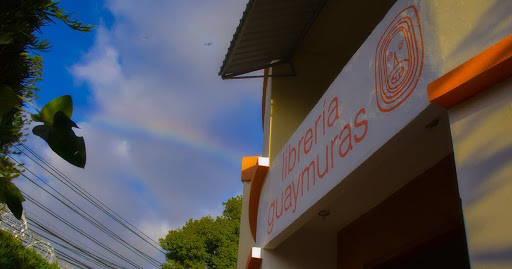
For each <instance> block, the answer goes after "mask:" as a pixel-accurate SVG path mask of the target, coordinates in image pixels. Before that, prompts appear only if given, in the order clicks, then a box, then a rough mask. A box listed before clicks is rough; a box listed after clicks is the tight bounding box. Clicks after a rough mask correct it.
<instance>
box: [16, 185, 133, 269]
mask: <svg viewBox="0 0 512 269" xmlns="http://www.w3.org/2000/svg"><path fill="white" fill-rule="evenodd" d="M21 193H22V194H23V197H25V198H26V199H27V201H30V202H32V203H33V204H34V205H36V206H37V207H39V208H40V209H41V210H43V211H45V212H46V213H48V214H50V215H51V216H52V217H54V218H56V219H57V220H59V221H60V222H62V223H64V224H65V225H67V226H68V227H70V228H71V229H73V230H74V231H75V232H77V233H79V234H81V235H82V236H84V237H85V238H87V239H89V240H91V241H92V242H93V243H95V244H96V245H98V246H100V247H101V248H103V249H105V250H106V251H108V252H109V253H111V254H112V255H114V256H116V257H118V258H119V259H121V260H122V261H124V262H126V263H128V264H130V265H132V266H134V267H136V268H142V267H141V266H139V265H137V264H136V263H134V262H133V261H131V260H130V259H128V258H126V257H124V256H123V255H121V254H119V253H118V252H117V251H115V250H113V249H111V248H110V247H108V246H107V245H105V244H103V243H102V242H100V241H98V240H97V239H96V238H94V237H92V236H90V235H89V234H87V233H86V232H84V231H83V230H82V229H80V228H78V227H76V226H75V225H73V224H72V223H70V222H69V221H67V220H66V219H65V218H63V217H61V216H60V215H58V214H56V213H55V212H53V211H52V210H51V209H49V208H48V207H46V206H44V205H43V204H41V203H39V202H38V201H37V200H35V199H34V198H32V197H31V196H30V195H28V194H27V193H25V192H23V191H21Z"/></svg>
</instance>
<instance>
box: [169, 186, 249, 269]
mask: <svg viewBox="0 0 512 269" xmlns="http://www.w3.org/2000/svg"><path fill="white" fill-rule="evenodd" d="M223 205H224V212H223V215H222V216H218V217H216V218H213V217H211V216H210V215H208V216H205V217H202V218H201V219H198V220H196V219H190V220H188V221H187V222H186V223H185V225H184V226H183V227H181V228H178V229H176V230H171V231H169V233H168V234H167V236H166V237H165V238H164V239H160V245H161V246H162V248H163V249H164V250H166V251H167V253H166V260H167V262H166V263H165V264H164V268H173V269H174V268H176V269H182V268H201V269H203V268H235V267H236V260H237V254H238V237H239V235H240V215H241V208H242V197H241V196H235V197H233V198H231V199H229V200H228V201H227V202H225V203H223Z"/></svg>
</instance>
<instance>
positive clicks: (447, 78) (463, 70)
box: [428, 35, 512, 109]
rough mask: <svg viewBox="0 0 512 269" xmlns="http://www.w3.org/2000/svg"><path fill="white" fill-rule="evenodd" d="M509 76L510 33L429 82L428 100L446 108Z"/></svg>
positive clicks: (511, 74)
mask: <svg viewBox="0 0 512 269" xmlns="http://www.w3.org/2000/svg"><path fill="white" fill-rule="evenodd" d="M509 77H512V35H509V36H508V37H506V38H505V39H503V40H501V41H500V42H498V43H497V44H495V45H493V46H492V47H490V48H488V49H486V50H484V51H483V52H482V53H480V54H478V55H477V56H475V57H473V58H472V59H471V60H469V61H467V62H465V63H463V64H462V65H460V66H459V67H457V68H455V69H453V70H452V71H450V72H448V73H447V74H445V75H444V76H442V77H440V78H438V79H436V80H435V81H433V82H431V83H429V84H428V99H429V101H430V102H432V103H434V104H437V105H440V106H442V107H444V108H446V109H449V108H451V107H453V106H455V105H457V104H459V103H462V102H464V101H465V100H467V99H469V98H471V97H472V96H474V95H476V94H478V93H480V92H483V91H485V90H487V89H488V88H490V87H491V86H493V85H494V84H496V83H498V82H501V81H503V80H505V79H507V78H509Z"/></svg>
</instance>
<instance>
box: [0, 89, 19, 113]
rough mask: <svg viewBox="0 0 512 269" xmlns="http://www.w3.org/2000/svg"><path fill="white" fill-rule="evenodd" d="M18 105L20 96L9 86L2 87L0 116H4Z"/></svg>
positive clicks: (0, 90)
mask: <svg viewBox="0 0 512 269" xmlns="http://www.w3.org/2000/svg"><path fill="white" fill-rule="evenodd" d="M17 103H18V96H16V93H15V92H14V91H13V90H12V89H11V87H9V86H7V85H1V86H0V115H3V114H5V113H7V112H9V111H11V109H13V108H14V107H15V106H16V104H17Z"/></svg>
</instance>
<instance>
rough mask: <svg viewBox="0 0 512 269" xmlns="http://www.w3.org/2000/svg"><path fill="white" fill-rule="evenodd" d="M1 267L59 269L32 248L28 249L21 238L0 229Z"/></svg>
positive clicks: (13, 268) (6, 268)
mask: <svg viewBox="0 0 512 269" xmlns="http://www.w3.org/2000/svg"><path fill="white" fill-rule="evenodd" d="M0 268H5V269H8V268H12V269H15V268H48V269H57V268H59V266H58V265H57V264H49V263H48V262H47V261H46V260H45V259H43V257H41V256H40V255H39V254H37V252H36V251H34V250H32V249H27V248H25V246H23V244H22V243H21V241H20V240H18V239H17V238H16V237H14V236H13V235H11V234H10V233H8V232H5V231H2V230H0Z"/></svg>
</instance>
